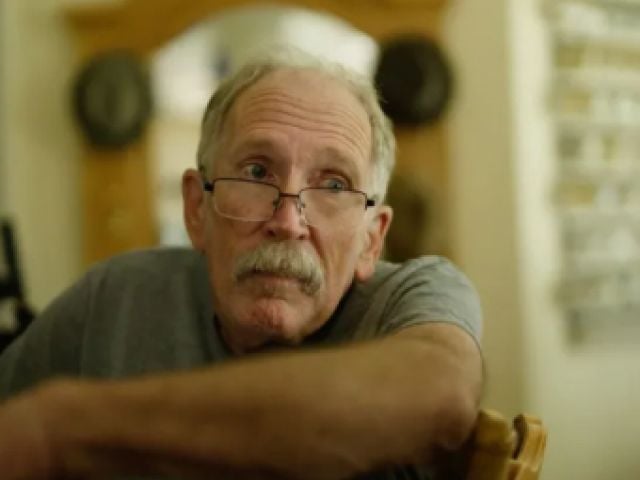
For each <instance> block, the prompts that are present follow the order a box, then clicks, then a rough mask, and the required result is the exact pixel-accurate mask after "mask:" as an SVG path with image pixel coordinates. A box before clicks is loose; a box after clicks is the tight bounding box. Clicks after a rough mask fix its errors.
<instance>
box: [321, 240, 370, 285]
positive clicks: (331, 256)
mask: <svg viewBox="0 0 640 480" xmlns="http://www.w3.org/2000/svg"><path fill="white" fill-rule="evenodd" d="M333 233H334V234H333V235H329V236H327V237H326V238H324V239H323V240H324V244H325V245H327V263H328V265H327V270H328V272H327V273H328V274H329V275H331V273H333V274H334V275H339V276H340V277H342V276H344V277H345V280H346V281H350V279H351V278H352V276H353V274H354V272H355V266H356V262H357V260H358V257H359V254H360V252H361V251H362V235H360V234H359V232H344V231H343V232H333ZM329 281H331V279H329ZM340 283H342V282H340Z"/></svg>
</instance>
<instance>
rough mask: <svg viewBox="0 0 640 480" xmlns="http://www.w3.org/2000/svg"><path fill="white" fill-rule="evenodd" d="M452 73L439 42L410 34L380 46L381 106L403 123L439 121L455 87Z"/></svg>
mask: <svg viewBox="0 0 640 480" xmlns="http://www.w3.org/2000/svg"><path fill="white" fill-rule="evenodd" d="M452 77H453V75H452V73H451V69H450V68H449V65H448V63H447V61H446V58H445V56H444V54H443V53H442V51H441V50H440V48H439V47H438V45H437V44H436V43H435V42H434V41H433V40H430V39H429V38H427V37H423V36H416V35H409V36H403V37H398V38H395V39H393V40H391V41H388V42H386V43H384V44H383V45H382V46H381V51H380V57H379V61H378V66H377V70H376V76H375V81H376V85H377V87H378V90H379V92H380V96H381V97H382V109H383V110H384V111H385V113H386V114H387V115H388V116H389V117H390V118H391V119H392V120H393V121H394V122H395V123H396V124H400V125H421V124H428V123H433V122H435V121H437V120H438V119H439V118H440V117H441V116H442V114H443V112H444V111H445V110H446V107H447V105H448V103H449V100H450V97H451V95H452V91H453V85H452V83H453V78H452Z"/></svg>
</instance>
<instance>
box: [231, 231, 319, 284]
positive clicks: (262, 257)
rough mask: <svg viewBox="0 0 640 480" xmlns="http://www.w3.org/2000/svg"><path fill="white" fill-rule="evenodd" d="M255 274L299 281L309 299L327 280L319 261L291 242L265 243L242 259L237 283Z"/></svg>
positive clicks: (236, 273) (236, 272) (239, 259)
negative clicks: (280, 276)
mask: <svg viewBox="0 0 640 480" xmlns="http://www.w3.org/2000/svg"><path fill="white" fill-rule="evenodd" d="M254 273H270V274H274V275H282V276H285V277H292V278H295V279H296V280H298V281H299V282H300V284H301V286H302V290H303V292H304V293H306V294H307V295H313V294H315V293H316V292H317V291H318V290H319V289H320V287H321V286H322V282H323V279H324V274H323V273H324V272H323V270H322V267H321V266H320V265H319V264H318V261H317V260H316V258H315V257H314V256H313V255H312V254H311V253H309V252H307V251H306V250H303V249H300V248H296V247H294V246H293V245H291V244H290V243H287V242H274V243H265V244H262V245H260V246H259V247H258V248H256V249H255V250H252V251H250V252H247V253H245V254H244V255H242V256H241V257H240V258H238V260H237V261H236V265H235V268H234V272H233V274H234V278H235V280H236V281H240V280H243V279H244V278H246V277H248V276H250V275H251V274H254Z"/></svg>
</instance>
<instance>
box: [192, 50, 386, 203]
mask: <svg viewBox="0 0 640 480" xmlns="http://www.w3.org/2000/svg"><path fill="white" fill-rule="evenodd" d="M281 69H297V70H314V71H317V72H319V73H322V74H324V75H326V76H328V77H330V78H332V79H334V80H337V81H338V82H340V83H341V84H343V85H344V86H345V87H346V88H347V89H348V90H349V91H350V92H351V93H353V95H354V96H355V97H356V98H357V99H358V101H359V102H360V104H361V105H362V107H363V108H364V110H365V111H366V112H367V116H368V117H369V123H370V125H371V161H372V164H373V175H372V179H371V180H372V185H371V187H372V194H373V197H374V198H375V199H376V200H377V201H378V202H382V201H383V200H384V197H385V194H386V191H387V186H388V184H389V177H390V176H391V171H392V170H393V166H394V164H395V149H396V145H395V138H394V135H393V129H392V126H391V122H390V121H389V120H388V119H387V117H386V116H385V115H384V113H383V112H382V109H381V108H380V103H379V100H378V95H377V92H376V90H375V88H374V86H373V84H372V82H371V80H370V79H368V78H367V77H365V76H364V75H360V74H358V73H356V72H354V71H352V70H348V69H347V68H345V67H344V66H342V65H340V64H337V63H332V62H327V61H325V60H321V59H319V58H317V57H315V56H313V55H311V54H308V53H304V52H302V51H300V50H295V49H290V48H288V49H280V50H277V51H276V52H275V53H272V54H267V55H262V56H260V57H256V58H255V59H254V60H252V61H249V62H247V63H246V64H244V66H242V67H241V68H240V69H239V70H238V71H237V72H236V73H235V74H233V75H232V76H230V77H229V78H227V79H226V80H225V81H224V82H222V83H221V84H220V86H219V87H218V89H217V90H216V91H215V92H214V94H213V95H212V96H211V98H210V100H209V103H208V104H207V108H206V110H205V112H204V115H203V118H202V125H201V129H200V143H199V144H198V152H197V161H198V169H199V170H200V171H201V172H202V173H203V174H204V175H209V174H210V173H211V172H210V167H211V165H212V162H213V160H212V159H213V157H214V152H215V150H216V148H217V147H218V146H219V144H220V141H221V136H222V131H223V127H224V122H225V120H226V116H227V114H228V112H229V110H230V109H231V107H232V106H233V104H234V102H235V101H236V99H237V98H238V96H239V95H240V94H241V93H242V92H244V91H245V90H246V89H247V88H249V87H250V86H252V85H254V84H255V83H257V82H258V81H259V80H260V79H261V78H263V77H264V76H266V75H267V74H269V73H271V72H273V71H276V70H281ZM208 159H210V160H208Z"/></svg>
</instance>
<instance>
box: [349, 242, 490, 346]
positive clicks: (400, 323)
mask: <svg viewBox="0 0 640 480" xmlns="http://www.w3.org/2000/svg"><path fill="white" fill-rule="evenodd" d="M353 297H354V299H353V300H354V302H357V303H359V304H361V305H366V306H367V309H368V312H369V313H370V314H373V315H374V316H375V317H376V318H377V320H376V321H377V322H379V328H380V331H382V332H391V331H394V330H398V329H400V328H404V327H407V326H410V325H414V324H418V323H425V322H448V323H454V324H457V325H459V326H461V327H463V328H464V329H465V330H467V331H468V332H469V333H471V334H472V335H473V337H474V338H476V339H478V340H479V338H480V336H481V331H482V312H481V306H480V300H479V298H478V295H477V292H476V290H475V288H474V286H473V285H472V283H471V282H470V280H469V279H468V278H467V276H466V275H465V274H464V273H463V272H462V271H461V270H460V269H459V268H458V267H456V266H455V265H454V264H453V263H452V262H451V261H449V260H448V259H446V258H444V257H440V256H433V255H431V256H423V257H419V258H415V259H412V260H408V261H406V262H403V263H389V262H384V261H381V262H379V263H378V265H377V267H376V271H375V274H374V275H373V276H372V278H370V279H369V280H368V281H366V282H363V283H359V284H356V285H355V286H354V290H353Z"/></svg>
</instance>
